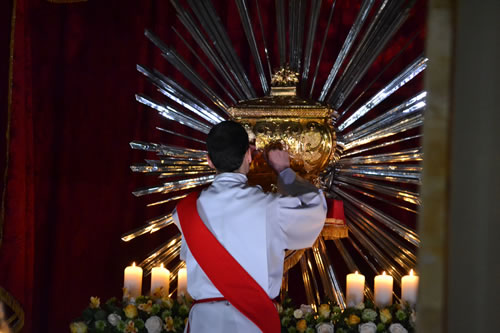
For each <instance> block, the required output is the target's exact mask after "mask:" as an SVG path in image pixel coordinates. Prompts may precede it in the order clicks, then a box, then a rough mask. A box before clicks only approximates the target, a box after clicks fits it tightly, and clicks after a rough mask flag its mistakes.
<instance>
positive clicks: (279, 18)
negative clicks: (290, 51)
mask: <svg viewBox="0 0 500 333" xmlns="http://www.w3.org/2000/svg"><path fill="white" fill-rule="evenodd" d="M275 4H276V28H277V29H276V30H277V31H278V47H279V52H280V67H285V64H286V32H285V0H276V1H275Z"/></svg>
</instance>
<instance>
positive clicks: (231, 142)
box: [207, 121, 252, 174]
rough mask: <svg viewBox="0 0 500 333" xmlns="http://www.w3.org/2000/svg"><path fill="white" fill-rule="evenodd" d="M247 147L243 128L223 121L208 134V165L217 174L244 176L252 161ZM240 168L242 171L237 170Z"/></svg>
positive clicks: (232, 122) (246, 137) (234, 123)
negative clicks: (237, 173) (235, 173)
mask: <svg viewBox="0 0 500 333" xmlns="http://www.w3.org/2000/svg"><path fill="white" fill-rule="evenodd" d="M248 147H249V145H248V134H247V132H246V131H245V129H244V128H243V126H241V125H240V124H238V123H236V122H234V121H223V122H221V123H219V124H217V125H215V126H214V127H212V129H211V130H210V132H209V133H208V138H207V150H208V163H209V164H210V166H212V167H213V168H215V169H217V171H218V172H235V171H238V172H243V173H245V174H246V173H247V172H248V165H249V164H250V162H251V161H252V158H251V154H250V152H249V149H248ZM244 162H245V163H244ZM247 164H248V165H247ZM240 167H242V168H243V169H242V170H239V169H240Z"/></svg>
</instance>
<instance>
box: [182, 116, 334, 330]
mask: <svg viewBox="0 0 500 333" xmlns="http://www.w3.org/2000/svg"><path fill="white" fill-rule="evenodd" d="M207 148H208V163H209V165H210V166H212V167H213V168H215V169H216V170H217V173H218V174H217V176H216V177H215V180H214V182H213V183H212V184H211V185H210V186H209V187H208V188H206V189H205V190H203V191H202V192H201V194H200V196H199V198H198V201H197V209H198V213H199V216H200V217H201V219H202V221H203V222H204V224H205V225H206V226H207V228H208V229H209V230H210V231H211V232H212V234H213V235H214V236H215V238H216V239H217V240H218V241H219V242H220V243H221V244H222V246H223V247H224V248H225V249H226V250H227V251H228V252H229V253H230V254H231V255H232V256H233V257H234V259H235V260H236V261H237V262H238V263H239V264H240V265H241V266H242V267H243V268H244V269H245V270H246V271H247V272H248V273H249V274H250V276H251V277H252V278H253V279H254V280H255V281H256V282H257V283H258V284H259V285H260V286H261V287H262V288H263V289H264V291H266V292H267V294H268V296H269V297H270V298H271V299H273V298H276V297H277V296H278V295H279V292H280V287H281V281H282V275H283V263H284V256H285V249H289V250H295V249H302V248H307V247H310V246H311V245H312V244H313V243H314V241H315V240H316V238H317V237H318V235H319V233H320V232H321V229H322V228H323V225H324V221H325V216H326V211H327V208H326V202H325V198H324V195H323V193H322V192H321V191H319V190H318V189H317V188H316V187H315V186H313V185H312V184H310V183H308V182H307V181H305V180H304V179H302V178H300V177H299V176H297V175H296V174H295V172H294V171H293V170H292V169H291V168H290V160H289V156H288V153H286V152H284V151H281V150H272V151H270V152H269V153H268V162H269V164H270V166H271V167H272V168H273V169H274V170H275V171H276V172H277V173H278V175H279V176H278V191H279V192H280V193H282V194H274V193H264V192H263V191H262V189H261V188H260V187H258V186H257V187H256V186H249V185H248V184H247V177H246V174H247V173H248V170H249V166H250V163H251V161H252V157H251V156H252V155H251V149H250V148H249V145H248V135H247V134H246V131H245V130H244V129H243V127H242V126H241V125H239V124H237V123H234V122H229V121H228V122H223V123H220V124H218V125H216V126H214V127H213V128H212V130H211V131H210V133H209V136H208V139H207ZM173 217H174V220H175V223H176V225H177V226H178V227H179V229H181V228H180V223H179V219H178V216H177V212H174V214H173ZM181 259H182V260H185V261H186V266H187V279H188V283H187V289H188V293H189V294H190V295H191V297H193V299H195V300H203V299H208V298H221V297H223V295H222V294H221V293H220V292H219V291H218V290H217V288H215V287H214V285H213V284H212V283H211V282H210V280H209V278H208V277H207V276H206V275H205V273H204V272H203V270H202V268H201V267H200V266H199V264H198V263H197V262H196V260H195V259H194V257H193V255H192V254H191V252H190V250H189V247H188V246H187V244H186V243H185V241H184V238H183V241H182V246H181ZM228 273H230V272H228ZM189 329H190V332H191V333H199V332H231V333H235V332H245V333H247V332H260V330H259V329H258V328H257V326H256V325H255V324H254V323H253V322H251V321H250V320H249V319H247V318H246V317H245V316H244V315H243V314H241V313H240V312H239V311H238V310H237V309H236V308H234V307H233V306H232V305H231V304H230V303H229V302H227V301H218V302H208V303H200V304H195V305H194V306H193V307H192V309H191V311H190V314H189Z"/></svg>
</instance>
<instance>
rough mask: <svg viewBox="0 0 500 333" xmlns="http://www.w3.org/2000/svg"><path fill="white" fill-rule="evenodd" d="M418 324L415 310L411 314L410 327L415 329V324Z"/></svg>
mask: <svg viewBox="0 0 500 333" xmlns="http://www.w3.org/2000/svg"><path fill="white" fill-rule="evenodd" d="M416 323H417V312H415V310H411V314H410V325H411V327H413V328H415V324H416Z"/></svg>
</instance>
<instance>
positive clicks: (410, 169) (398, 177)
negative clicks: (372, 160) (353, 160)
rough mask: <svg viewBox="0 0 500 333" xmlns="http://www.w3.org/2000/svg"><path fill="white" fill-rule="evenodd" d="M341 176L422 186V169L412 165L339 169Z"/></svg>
mask: <svg viewBox="0 0 500 333" xmlns="http://www.w3.org/2000/svg"><path fill="white" fill-rule="evenodd" d="M337 172H338V174H339V175H344V176H355V177H364V178H372V179H379V180H385V181H390V182H398V183H409V184H417V185H419V184H420V177H421V173H422V168H421V167H419V166H410V165H376V166H372V165H364V166H355V165H353V166H350V167H345V168H339V169H338V170H337Z"/></svg>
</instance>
